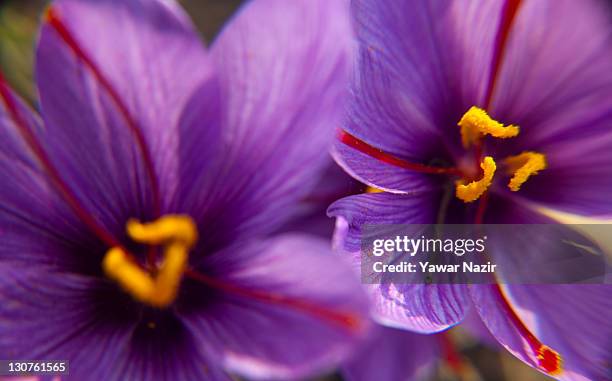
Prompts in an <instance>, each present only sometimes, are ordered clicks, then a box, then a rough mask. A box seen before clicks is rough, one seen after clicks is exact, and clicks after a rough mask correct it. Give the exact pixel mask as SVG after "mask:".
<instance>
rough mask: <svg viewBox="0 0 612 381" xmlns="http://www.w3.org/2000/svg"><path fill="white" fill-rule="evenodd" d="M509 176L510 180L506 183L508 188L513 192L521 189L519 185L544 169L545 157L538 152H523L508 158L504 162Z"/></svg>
mask: <svg viewBox="0 0 612 381" xmlns="http://www.w3.org/2000/svg"><path fill="white" fill-rule="evenodd" d="M504 163H505V164H506V168H507V171H508V173H509V174H512V175H513V176H512V178H511V179H510V182H509V183H508V188H510V189H511V190H512V191H513V192H516V191H518V190H519V189H521V185H523V183H525V181H527V179H528V178H529V177H530V176H533V175H537V174H538V172H539V171H541V170H543V169H546V166H547V164H546V156H544V155H543V154H541V153H539V152H531V151H527V152H523V153H521V154H519V155H516V156H510V157H508V158H506V159H505V160H504Z"/></svg>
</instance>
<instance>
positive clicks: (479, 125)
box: [459, 106, 519, 148]
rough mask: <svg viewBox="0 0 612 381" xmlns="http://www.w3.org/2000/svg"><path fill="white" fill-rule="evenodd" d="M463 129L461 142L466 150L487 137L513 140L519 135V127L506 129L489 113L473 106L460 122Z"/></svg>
mask: <svg viewBox="0 0 612 381" xmlns="http://www.w3.org/2000/svg"><path fill="white" fill-rule="evenodd" d="M459 127H461V142H462V143H463V146H464V147H465V148H469V147H470V146H471V145H472V144H474V143H478V142H479V141H480V139H481V138H482V137H483V136H485V135H491V136H493V137H495V138H501V139H506V138H513V137H515V136H517V135H518V133H519V128H518V126H513V125H509V126H507V127H505V126H504V125H503V124H501V123H499V122H498V121H496V120H495V119H493V118H491V117H490V116H489V114H487V112H486V111H485V110H483V109H481V108H478V107H476V106H472V107H471V108H470V109H469V110H468V111H467V112H466V113H465V114H463V117H462V118H461V120H460V121H459Z"/></svg>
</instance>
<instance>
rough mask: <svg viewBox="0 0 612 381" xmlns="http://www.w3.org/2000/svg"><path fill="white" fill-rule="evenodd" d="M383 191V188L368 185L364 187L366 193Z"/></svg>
mask: <svg viewBox="0 0 612 381" xmlns="http://www.w3.org/2000/svg"><path fill="white" fill-rule="evenodd" d="M383 192H384V190H382V189H378V188H375V187H370V186H369V187H367V188H366V193H383Z"/></svg>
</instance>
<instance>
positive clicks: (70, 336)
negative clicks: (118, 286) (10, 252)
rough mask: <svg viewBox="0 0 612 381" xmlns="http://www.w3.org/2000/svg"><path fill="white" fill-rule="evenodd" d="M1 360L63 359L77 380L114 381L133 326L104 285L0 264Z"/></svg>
mask: <svg viewBox="0 0 612 381" xmlns="http://www.w3.org/2000/svg"><path fill="white" fill-rule="evenodd" d="M0 274H1V276H0V295H2V303H1V305H0V357H2V358H3V359H24V360H25V359H30V360H40V359H58V360H60V359H63V360H68V361H69V362H70V365H71V366H70V375H71V377H74V379H79V380H101V379H104V380H116V379H118V377H117V374H116V372H117V370H118V369H119V368H120V365H121V355H122V354H123V353H125V351H126V349H127V346H128V343H129V340H130V331H131V326H132V324H130V323H129V319H126V316H125V315H126V314H125V313H117V312H118V310H117V309H114V308H112V302H111V300H112V299H109V298H107V297H108V296H109V295H108V292H109V290H108V287H107V286H106V284H105V282H101V281H98V280H96V279H94V278H89V277H82V276H77V275H72V274H67V273H62V272H57V271H53V270H50V269H45V268H41V267H32V266H28V267H24V266H15V265H5V264H0Z"/></svg>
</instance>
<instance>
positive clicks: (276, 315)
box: [179, 235, 369, 379]
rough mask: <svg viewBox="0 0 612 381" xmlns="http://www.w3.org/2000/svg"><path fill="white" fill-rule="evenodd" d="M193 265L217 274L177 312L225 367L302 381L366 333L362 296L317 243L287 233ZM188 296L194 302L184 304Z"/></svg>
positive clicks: (324, 246)
mask: <svg viewBox="0 0 612 381" xmlns="http://www.w3.org/2000/svg"><path fill="white" fill-rule="evenodd" d="M199 269H200V271H201V272H202V273H204V274H208V276H210V277H213V278H214V279H216V280H214V281H210V280H209V281H206V280H205V282H208V283H209V285H212V287H213V289H212V290H211V289H208V291H206V292H204V291H203V292H200V293H193V295H192V296H190V297H191V298H192V299H190V300H191V301H190V303H187V304H186V305H185V306H184V307H179V311H180V314H181V316H182V319H183V321H184V323H185V324H186V325H187V326H188V327H189V329H190V330H191V331H192V332H193V333H194V334H195V335H196V336H197V337H198V338H199V340H201V342H202V343H204V345H207V346H209V347H210V348H211V352H212V353H213V354H215V355H216V356H217V358H218V361H219V362H220V363H222V364H224V365H225V366H226V367H227V368H228V369H229V370H231V371H235V372H237V373H239V374H242V375H245V376H247V377H250V378H255V379H261V378H266V379H269V378H280V379H293V378H302V377H305V376H307V375H312V374H314V373H315V372H322V371H327V370H330V369H331V368H332V367H333V366H334V365H337V364H338V363H339V362H341V361H342V360H344V359H345V358H346V356H347V355H348V354H349V353H350V350H351V348H352V347H353V346H354V345H356V344H357V343H358V341H359V340H361V339H362V338H363V337H364V336H365V335H366V334H367V331H368V326H369V319H368V305H367V299H366V298H365V295H364V294H363V292H362V291H361V287H360V286H359V283H358V282H357V280H356V277H355V276H354V274H353V273H352V271H351V270H350V268H348V267H347V266H345V265H343V263H342V261H340V260H339V259H338V258H336V257H334V256H333V255H332V253H331V250H330V248H329V247H328V244H327V243H326V242H325V241H323V240H318V239H314V238H308V237H306V236H290V235H286V236H279V237H278V238H274V239H270V240H268V241H265V242H259V243H251V244H247V245H237V246H234V247H233V248H229V249H227V250H225V251H222V252H218V253H216V254H214V255H213V256H212V257H210V258H209V259H208V260H207V261H206V262H205V263H203V264H202V265H201V266H200V267H199ZM200 279H202V278H200ZM213 282H214V283H213ZM211 292H214V293H215V295H218V297H216V298H214V299H213V301H210V300H211V299H210V298H208V299H207V295H208V296H210V295H213V294H211ZM194 300H196V301H197V300H200V301H201V302H202V304H201V307H199V308H193V307H189V305H191V306H193V303H194Z"/></svg>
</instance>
